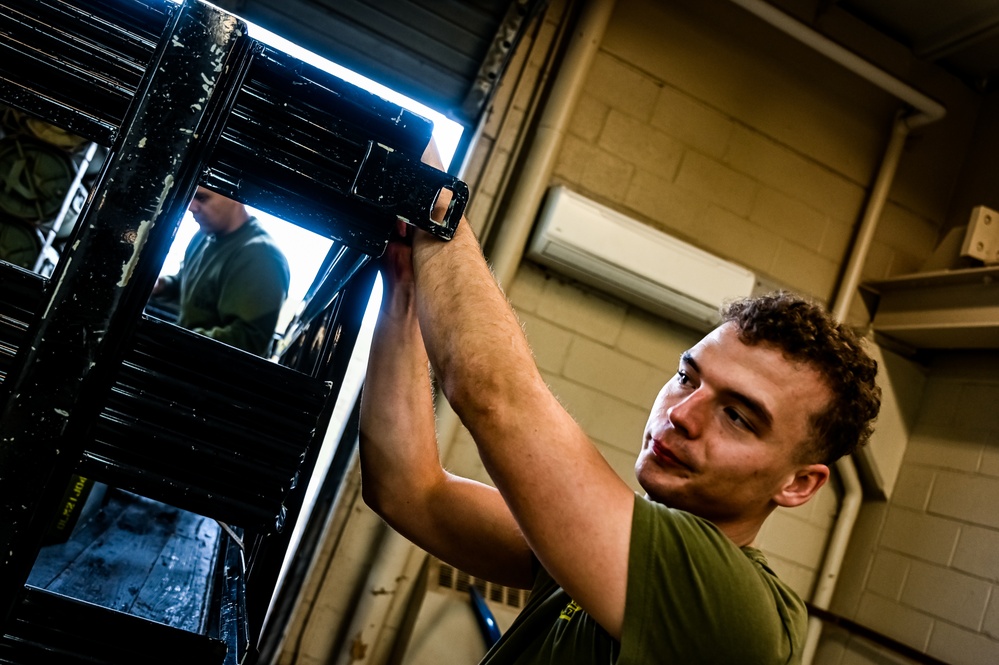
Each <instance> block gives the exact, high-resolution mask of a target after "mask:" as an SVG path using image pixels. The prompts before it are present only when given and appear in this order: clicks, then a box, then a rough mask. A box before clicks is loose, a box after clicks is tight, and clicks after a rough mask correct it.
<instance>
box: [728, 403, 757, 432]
mask: <svg viewBox="0 0 999 665" xmlns="http://www.w3.org/2000/svg"><path fill="white" fill-rule="evenodd" d="M725 415H726V416H728V419H729V420H731V421H732V422H733V423H735V424H736V425H738V426H739V427H744V428H745V429H748V430H751V429H753V427H752V425H750V423H749V421H748V420H746V419H745V418H743V417H742V414H741V413H739V411H738V410H737V409H733V408H728V409H725Z"/></svg>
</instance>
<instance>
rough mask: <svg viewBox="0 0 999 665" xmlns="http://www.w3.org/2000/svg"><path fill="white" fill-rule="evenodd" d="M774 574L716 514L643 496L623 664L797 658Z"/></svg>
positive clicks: (631, 563)
mask: <svg viewBox="0 0 999 665" xmlns="http://www.w3.org/2000/svg"><path fill="white" fill-rule="evenodd" d="M768 576H772V573H770V572H769V571H768V570H766V569H764V568H763V567H762V566H760V565H758V564H757V563H755V562H754V561H752V560H751V559H750V557H748V556H747V555H746V554H745V553H744V552H743V551H742V550H740V549H739V548H738V547H737V546H736V545H735V544H734V543H732V541H730V540H729V539H728V538H727V537H726V536H725V535H724V534H722V533H721V532H720V531H719V530H718V529H717V527H715V526H714V525H713V524H711V523H710V522H708V521H706V520H703V519H701V518H698V517H695V516H694V515H691V514H690V513H686V512H683V511H679V510H673V509H670V508H668V507H666V506H664V505H661V504H658V503H655V502H652V501H649V500H647V499H644V498H642V497H639V496H636V502H635V510H634V515H633V517H632V534H631V548H630V552H629V557H628V595H627V600H626V605H625V617H624V627H623V629H622V635H621V653H620V657H619V658H618V661H617V663H618V665H638V664H639V663H651V662H656V663H660V662H661V663H745V664H751V663H787V662H791V658H792V652H793V651H794V649H793V647H792V643H793V642H794V640H793V639H792V636H791V633H790V630H791V629H790V628H789V627H788V621H787V611H786V610H787V608H786V607H784V604H785V603H786V600H787V599H786V598H783V597H781V594H780V593H775V586H774V585H773V584H772V582H774V581H775V580H771V579H768ZM779 588H781V589H783V586H782V585H779ZM798 602H799V603H800V601H798Z"/></svg>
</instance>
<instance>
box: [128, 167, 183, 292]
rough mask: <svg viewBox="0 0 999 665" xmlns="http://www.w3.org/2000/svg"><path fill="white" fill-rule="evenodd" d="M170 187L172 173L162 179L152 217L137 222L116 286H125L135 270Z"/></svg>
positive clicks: (171, 185)
mask: <svg viewBox="0 0 999 665" xmlns="http://www.w3.org/2000/svg"><path fill="white" fill-rule="evenodd" d="M171 189H173V175H167V176H166V177H165V178H164V179H163V190H162V191H161V192H160V195H159V198H158V199H157V200H156V210H155V211H153V217H152V219H147V220H143V221H141V222H139V228H138V229H137V230H136V234H135V240H134V242H133V243H132V256H130V257H129V259H128V261H126V262H125V264H124V265H123V266H122V267H121V279H120V280H119V281H118V284H117V286H120V287H125V286H127V285H128V282H129V281H130V280H131V279H132V274H133V273H134V272H135V266H137V265H138V263H139V254H140V253H141V252H142V248H143V247H144V246H145V244H146V240H147V239H148V238H149V232H150V231H151V230H152V228H153V226H155V225H156V220H157V219H158V218H159V216H160V213H161V212H162V211H163V202H164V201H165V200H166V197H167V194H169V192H170V190H171Z"/></svg>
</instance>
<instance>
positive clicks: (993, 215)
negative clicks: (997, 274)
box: [961, 206, 999, 265]
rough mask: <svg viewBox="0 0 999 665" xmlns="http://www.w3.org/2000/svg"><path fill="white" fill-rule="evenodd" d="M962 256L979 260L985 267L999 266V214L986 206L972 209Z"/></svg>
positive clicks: (962, 247)
mask: <svg viewBox="0 0 999 665" xmlns="http://www.w3.org/2000/svg"><path fill="white" fill-rule="evenodd" d="M961 256H969V257H971V258H973V259H978V260H979V261H982V262H983V263H985V265H997V264H999V212H996V211H995V210H992V209H991V208H986V207H985V206H975V207H974V208H972V210H971V219H970V220H969V221H968V230H967V231H966V232H965V234H964V244H963V245H962V246H961Z"/></svg>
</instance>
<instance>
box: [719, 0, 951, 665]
mask: <svg viewBox="0 0 999 665" xmlns="http://www.w3.org/2000/svg"><path fill="white" fill-rule="evenodd" d="M731 1H732V2H733V3H735V4H737V5H739V6H740V7H742V8H743V9H746V10H747V11H749V12H751V13H753V14H755V15H756V16H757V17H759V18H761V19H763V20H764V21H766V22H767V23H770V24H771V25H772V26H774V27H776V28H777V29H779V30H781V31H782V32H784V33H786V34H788V35H790V36H791V37H794V38H795V39H797V40H798V41H800V42H802V43H804V44H806V45H807V46H810V47H812V48H813V49H815V50H816V51H818V52H819V53H822V54H823V55H825V56H826V57H828V58H830V59H831V60H833V61H834V62H837V63H839V64H841V65H842V66H844V67H846V68H847V69H848V70H850V71H852V72H854V73H855V74H857V75H858V76H861V77H863V78H864V79H866V80H867V81H869V82H871V83H873V84H874V85H877V86H878V87H880V88H881V89H882V90H885V91H886V92H888V93H890V94H892V95H893V96H895V97H897V98H898V99H901V100H902V101H904V102H905V103H907V104H909V105H910V106H912V107H913V108H914V109H915V111H913V112H912V113H910V114H909V115H907V116H901V115H900V116H898V117H897V118H896V120H895V123H894V125H893V127H892V134H891V139H890V140H889V142H888V147H887V149H886V150H885V155H884V158H883V159H882V162H881V166H880V168H879V170H878V174H877V176H876V178H875V181H874V185H873V187H872V189H871V194H870V197H869V199H868V202H867V206H866V208H865V210H864V216H863V218H862V220H861V223H860V229H859V231H858V234H857V239H856V240H855V242H854V246H853V248H852V249H851V252H850V258H849V260H848V262H847V267H846V270H845V273H844V275H843V279H842V280H841V282H840V285H839V288H838V290H837V293H836V301H835V303H834V305H833V310H832V314H833V316H834V317H835V318H836V319H837V320H839V321H845V320H846V317H847V315H848V314H849V311H850V305H851V303H852V301H853V297H854V293H855V292H856V289H857V286H858V285H859V284H860V279H861V276H862V274H863V269H864V264H865V263H866V261H867V254H868V252H869V251H870V247H871V243H872V241H873V239H874V233H875V231H876V230H877V226H878V222H879V221H880V218H881V212H882V210H883V209H884V204H885V202H886V201H887V199H888V193H889V191H890V190H891V184H892V182H893V180H894V178H895V172H896V170H897V168H898V163H899V161H900V159H901V156H902V150H903V148H904V147H905V140H906V137H907V136H908V134H909V130H911V129H914V128H916V127H921V126H923V125H927V124H929V123H931V122H936V121H937V120H940V119H941V118H943V117H944V114H945V113H946V109H945V108H944V107H943V105H941V104H940V103H938V102H936V101H935V100H933V99H930V98H929V97H927V96H926V95H924V94H923V93H921V92H919V91H918V90H916V89H915V88H913V87H911V86H910V85H908V84H907V83H905V82H903V81H901V80H899V79H897V78H895V77H894V76H892V75H891V74H888V73H887V72H885V71H884V70H882V69H879V68H878V67H876V66H874V65H873V64H871V63H870V62H868V61H867V60H864V59H863V58H861V57H860V56H858V55H856V54H855V53H853V52H851V51H849V50H847V49H846V48H844V47H842V46H840V45H839V44H837V43H836V42H834V41H832V40H831V39H829V38H828V37H826V36H825V35H822V34H820V33H818V32H816V31H815V30H813V29H812V28H810V27H808V26H806V25H805V24H803V23H801V22H800V21H798V20H796V19H794V18H792V17H791V16H788V15H787V14H785V13H784V12H782V11H780V10H778V9H776V8H775V7H774V6H773V5H770V4H769V3H767V2H765V1H764V0H731ZM836 471H837V472H838V475H839V477H840V479H841V481H842V483H843V500H842V501H841V503H840V510H839V514H838V515H837V517H836V524H835V525H834V526H833V530H832V533H831V535H830V538H829V544H828V546H827V547H826V553H825V557H824V558H823V562H822V568H821V570H820V571H819V575H818V579H817V582H816V588H815V592H814V593H813V595H812V603H813V604H814V605H815V606H816V607H819V608H822V609H828V608H829V604H830V602H831V601H832V597H833V592H834V591H835V589H836V583H837V582H838V581H839V573H840V570H841V568H842V566H843V558H844V556H845V554H846V549H847V546H848V545H849V543H850V537H851V535H852V534H853V529H854V526H855V525H856V522H857V517H858V516H859V514H860V507H861V504H862V503H863V487H862V486H861V484H860V478H859V475H858V473H857V467H856V465H855V464H854V461H853V459H852V458H843V459H840V460H839V461H838V462H837V463H836ZM821 634H822V621H821V620H819V619H816V618H814V617H813V618H810V619H809V622H808V635H807V637H806V640H805V647H804V650H803V653H802V661H801V662H802V665H810V664H811V662H812V660H813V659H814V657H815V652H816V649H817V648H818V644H819V638H820V637H821Z"/></svg>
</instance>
